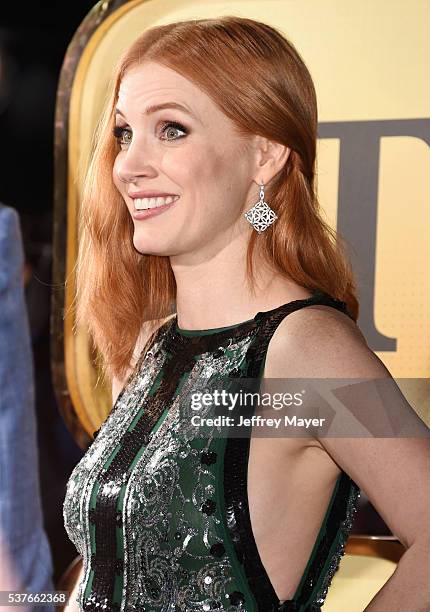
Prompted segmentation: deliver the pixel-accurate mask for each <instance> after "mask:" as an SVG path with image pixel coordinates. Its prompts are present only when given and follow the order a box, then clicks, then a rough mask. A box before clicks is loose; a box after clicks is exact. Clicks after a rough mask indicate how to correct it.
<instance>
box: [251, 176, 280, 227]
mask: <svg viewBox="0 0 430 612" xmlns="http://www.w3.org/2000/svg"><path fill="white" fill-rule="evenodd" d="M244 216H245V219H246V220H247V221H249V223H250V224H251V225H252V226H253V228H254V229H256V230H257V232H258V233H259V234H261V233H262V232H264V230H265V229H267V228H268V227H269V225H272V223H273V222H274V221H276V219H277V218H278V215H277V214H276V213H275V212H274V211H273V210H272V209H271V208H270V206H269V205H268V204H267V202H265V201H264V183H263V181H262V182H261V185H260V199H259V201H258V202H257V203H256V204H254V206H253V207H252V208H250V209H249V210H248V212H246V213H245V215H244Z"/></svg>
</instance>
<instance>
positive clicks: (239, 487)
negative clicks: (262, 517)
mask: <svg viewBox="0 0 430 612" xmlns="http://www.w3.org/2000/svg"><path fill="white" fill-rule="evenodd" d="M313 304H325V305H329V306H332V307H334V308H337V309H338V310H341V311H343V312H346V314H349V313H348V312H347V309H346V304H345V303H344V302H341V301H339V300H336V299H334V298H332V297H331V296H328V295H327V294H324V293H321V292H320V291H316V292H314V294H313V295H312V296H311V297H310V298H307V299H303V300H294V301H293V302H289V303H287V304H284V305H282V306H279V307H278V308H274V309H273V310H270V311H265V312H259V313H258V314H257V315H256V316H255V317H254V318H253V319H250V320H249V321H245V322H243V323H240V324H237V325H233V326H229V327H224V328H216V329H210V330H192V331H191V330H181V329H179V328H178V324H177V317H176V315H175V316H174V317H171V318H170V319H168V320H167V321H166V322H164V324H163V325H162V326H161V327H159V328H158V329H157V330H156V332H155V334H154V336H153V337H152V338H151V339H150V341H149V343H148V344H147V346H146V347H145V348H144V349H143V351H142V353H141V355H140V358H139V360H138V362H137V364H136V366H135V369H134V371H133V373H132V374H131V376H130V377H129V379H128V381H127V383H126V385H125V387H124V388H123V389H122V391H121V393H120V394H119V396H118V398H117V400H116V402H115V404H114V406H113V408H112V410H111V412H110V414H109V415H108V417H107V419H106V420H105V422H104V423H103V425H102V426H101V428H100V429H99V430H98V432H95V433H96V436H95V439H94V441H93V442H92V444H91V446H90V447H89V449H88V450H87V452H86V454H85V455H84V457H83V458H82V459H81V461H80V462H79V463H78V464H77V466H76V467H75V469H74V470H73V472H72V474H71V476H70V479H69V482H68V485H67V492H66V497H65V500H64V508H63V513H64V522H65V528H66V531H67V533H68V535H69V537H70V539H71V540H72V541H73V543H74V544H75V546H76V549H77V550H78V551H79V552H80V553H81V554H82V556H83V561H84V579H83V581H82V582H81V585H80V593H79V595H78V599H77V601H78V602H79V606H80V608H81V609H84V610H116V611H118V612H119V611H121V612H122V611H129V610H130V611H131V610H136V611H140V612H197V611H199V612H200V611H202V612H203V611H212V612H213V611H220V610H223V611H228V612H236V611H238V610H241V611H246V612H272V611H278V612H291V611H295V612H317V611H319V610H320V608H321V605H322V604H323V602H324V599H325V596H326V593H327V590H328V587H329V585H330V583H331V580H332V577H333V574H334V573H335V571H336V569H337V568H338V566H339V562H340V559H341V556H342V555H343V554H344V546H345V543H346V540H347V537H348V535H349V532H350V530H351V527H352V522H353V518H354V514H355V512H356V509H357V501H358V497H359V495H360V492H359V487H358V486H357V484H356V483H355V482H354V481H353V480H352V479H351V478H350V477H349V476H348V475H347V474H346V473H345V472H343V471H342V472H341V473H340V475H339V477H338V479H337V482H336V485H335V488H334V490H333V493H332V497H331V500H330V502H329V505H328V507H327V510H326V514H325V517H324V520H323V522H322V525H321V529H320V531H319V534H318V536H317V539H316V541H315V544H314V547H313V550H312V553H311V556H310V558H309V561H308V564H307V567H306V569H305V572H304V574H303V576H302V579H301V581H300V584H299V586H298V588H297V590H296V593H295V595H294V597H293V599H291V600H288V601H284V602H283V603H281V602H280V601H279V598H278V597H277V595H276V593H275V590H274V588H273V586H272V584H271V582H270V580H269V578H268V575H267V573H266V571H265V568H264V566H263V564H262V562H261V559H260V556H259V553H258V549H257V546H256V542H255V539H254V536H253V531H252V528H251V522H250V514H249V507H248V498H247V466H248V451H249V437H232V436H229V435H227V436H224V437H220V436H216V435H213V431H212V432H211V430H210V428H209V429H208V430H207V431H205V432H204V435H201V436H199V435H196V428H187V426H186V425H184V417H183V415H184V414H188V415H189V405H190V393H191V392H198V391H202V390H203V391H204V390H205V389H208V381H209V382H210V381H211V380H212V379H216V378H217V376H218V377H221V378H222V377H232V378H234V379H235V380H240V379H241V378H242V377H250V378H255V380H257V381H259V380H260V379H261V376H262V373H263V371H264V362H265V358H266V351H267V347H268V344H269V341H270V338H271V336H272V335H273V333H274V331H275V330H276V328H277V326H278V325H279V323H280V322H281V321H282V320H283V318H284V317H285V316H287V315H288V314H289V313H290V312H293V311H294V310H297V309H299V308H303V307H305V306H308V305H313ZM209 388H210V385H209ZM187 411H188V412H187Z"/></svg>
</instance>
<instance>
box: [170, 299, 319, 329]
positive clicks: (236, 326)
mask: <svg viewBox="0 0 430 612" xmlns="http://www.w3.org/2000/svg"><path fill="white" fill-rule="evenodd" d="M321 295H324V294H323V293H322V292H321V291H319V290H314V291H313V292H312V295H311V296H310V297H308V298H302V299H298V300H292V301H290V302H286V303H285V304H281V305H280V306H276V307H275V308H272V309H271V310H261V311H258V312H257V314H256V315H255V316H254V317H252V319H247V320H246V321H241V322H240V323H234V324H233V325H227V326H226V327H210V328H208V329H183V328H181V327H179V326H178V315H177V314H175V316H174V317H173V318H172V329H173V331H174V332H175V335H177V336H180V337H182V338H193V337H194V338H203V337H206V336H216V335H217V334H220V335H224V332H227V331H238V332H239V331H241V330H242V328H248V327H249V326H250V324H254V323H255V322H257V321H260V320H261V319H264V318H270V317H271V316H273V315H276V313H277V312H278V311H281V310H283V309H284V308H286V307H287V306H290V305H292V304H296V303H297V302H301V303H307V302H310V301H312V300H314V299H315V298H316V297H320V296H321ZM251 327H252V325H251Z"/></svg>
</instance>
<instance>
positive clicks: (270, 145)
mask: <svg viewBox="0 0 430 612" xmlns="http://www.w3.org/2000/svg"><path fill="white" fill-rule="evenodd" d="M290 153H291V149H290V148H289V147H287V146H285V145H283V144H281V143H279V142H274V141H273V140H269V139H268V138H263V137H258V139H257V142H256V179H257V181H258V182H259V183H261V180H263V182H264V184H265V185H267V183H269V182H270V181H271V180H272V178H273V177H274V176H276V175H277V174H278V172H280V171H281V170H282V168H283V167H284V166H285V164H286V163H287V159H288V157H289V155H290Z"/></svg>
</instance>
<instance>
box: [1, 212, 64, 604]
mask: <svg viewBox="0 0 430 612" xmlns="http://www.w3.org/2000/svg"><path fill="white" fill-rule="evenodd" d="M23 266H24V249H23V243H22V236H21V226H20V220H19V215H18V213H17V211H16V210H15V209H14V208H11V207H9V206H4V205H2V204H0V530H1V531H2V534H3V538H4V540H5V544H6V546H7V550H8V552H9V554H10V556H11V561H12V563H13V564H14V566H15V568H16V570H17V574H18V576H17V578H18V580H19V581H20V582H21V584H22V585H23V588H24V589H25V590H27V591H32V592H34V591H47V590H53V589H54V586H53V582H52V575H53V564H52V555H51V550H50V547H49V542H48V539H47V535H46V532H45V529H44V525H43V515H42V507H41V500H40V486H39V463H38V453H37V425H36V415H35V387H34V369H33V368H34V366H33V356H32V349H31V336H30V328H29V321H28V313H27V308H26V303H25V293H24V283H23ZM33 609H34V610H35V611H37V612H48V610H49V611H50V612H52V610H54V609H55V607H54V606H33Z"/></svg>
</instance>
